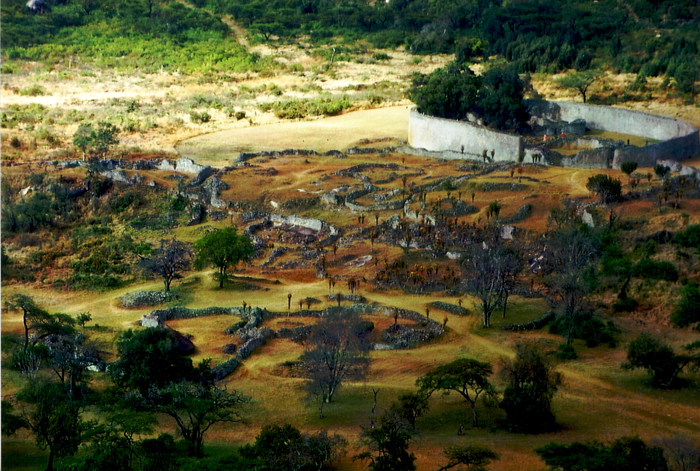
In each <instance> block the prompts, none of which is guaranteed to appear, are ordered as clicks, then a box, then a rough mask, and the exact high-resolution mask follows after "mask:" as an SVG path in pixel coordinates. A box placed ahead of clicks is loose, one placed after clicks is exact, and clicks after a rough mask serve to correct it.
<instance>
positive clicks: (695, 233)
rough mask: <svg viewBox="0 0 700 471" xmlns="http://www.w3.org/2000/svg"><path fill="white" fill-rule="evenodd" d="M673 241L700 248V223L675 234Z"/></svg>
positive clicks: (681, 244)
mask: <svg viewBox="0 0 700 471" xmlns="http://www.w3.org/2000/svg"><path fill="white" fill-rule="evenodd" d="M673 243H674V244H678V245H680V246H681V247H688V248H694V249H696V250H700V224H691V225H690V226H688V227H686V228H685V229H684V230H681V231H678V232H676V233H675V235H674V236H673Z"/></svg>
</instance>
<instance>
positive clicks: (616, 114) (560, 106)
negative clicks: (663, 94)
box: [527, 100, 700, 168]
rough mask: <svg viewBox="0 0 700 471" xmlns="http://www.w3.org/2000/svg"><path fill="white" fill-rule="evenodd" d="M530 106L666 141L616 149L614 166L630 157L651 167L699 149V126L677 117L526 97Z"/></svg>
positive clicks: (556, 117) (555, 116)
mask: <svg viewBox="0 0 700 471" xmlns="http://www.w3.org/2000/svg"><path fill="white" fill-rule="evenodd" d="M527 107H528V111H529V112H530V114H531V115H533V116H538V117H541V118H547V119H550V120H552V121H561V120H563V121H573V120H575V119H584V120H585V121H586V125H587V126H588V127H589V128H592V129H600V130H601V131H611V132H618V133H621V134H630V135H633V136H641V137H648V138H651V139H656V140H660V141H663V142H659V143H657V144H652V145H649V146H644V147H634V146H625V147H621V148H617V149H615V152H614V156H613V159H612V167H613V168H620V165H622V164H623V163H624V162H628V161H635V162H637V164H639V166H640V167H652V166H654V165H655V164H656V161H657V160H668V159H671V160H684V159H687V158H690V157H694V156H696V155H698V154H699V153H700V136H699V135H698V130H697V128H695V127H694V126H692V125H690V124H688V123H686V122H684V121H680V120H678V119H674V118H667V117H664V116H657V115H653V114H649V113H642V112H641V111H634V110H628V109H625V108H614V107H610V106H599V105H586V104H583V103H572V102H566V101H559V102H553V101H545V100H527Z"/></svg>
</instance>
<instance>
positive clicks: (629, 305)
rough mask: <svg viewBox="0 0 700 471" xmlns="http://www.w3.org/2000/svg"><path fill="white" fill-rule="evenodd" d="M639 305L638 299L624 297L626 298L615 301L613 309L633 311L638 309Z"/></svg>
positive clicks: (616, 310)
mask: <svg viewBox="0 0 700 471" xmlns="http://www.w3.org/2000/svg"><path fill="white" fill-rule="evenodd" d="M638 306H639V303H638V302H637V300H636V299H632V298H629V297H628V298H624V299H618V300H617V301H615V302H614V303H613V306H612V308H613V311H614V312H633V311H635V310H636V309H637V307H638Z"/></svg>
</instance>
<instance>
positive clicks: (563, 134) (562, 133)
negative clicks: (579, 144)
mask: <svg viewBox="0 0 700 471" xmlns="http://www.w3.org/2000/svg"><path fill="white" fill-rule="evenodd" d="M564 136H566V134H565V133H564V131H563V130H562V132H561V138H562V139H564Z"/></svg>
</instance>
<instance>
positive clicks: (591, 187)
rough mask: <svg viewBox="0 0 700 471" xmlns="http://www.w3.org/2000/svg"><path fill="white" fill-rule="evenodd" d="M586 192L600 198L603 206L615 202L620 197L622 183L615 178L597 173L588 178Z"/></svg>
mask: <svg viewBox="0 0 700 471" xmlns="http://www.w3.org/2000/svg"><path fill="white" fill-rule="evenodd" d="M586 188H587V189H588V191H592V192H593V193H595V194H597V195H598V196H599V197H600V202H601V203H603V204H607V203H610V202H612V201H617V200H618V199H620V197H621V196H622V183H620V180H618V179H617V178H612V177H610V176H608V175H604V174H602V173H599V174H598V175H595V176H593V177H589V178H588V183H586Z"/></svg>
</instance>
